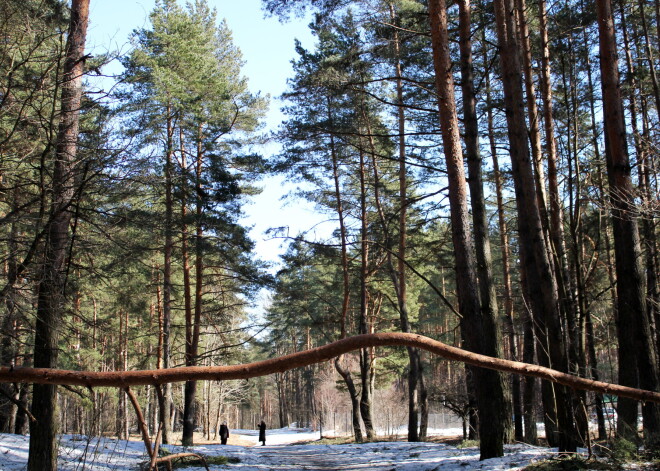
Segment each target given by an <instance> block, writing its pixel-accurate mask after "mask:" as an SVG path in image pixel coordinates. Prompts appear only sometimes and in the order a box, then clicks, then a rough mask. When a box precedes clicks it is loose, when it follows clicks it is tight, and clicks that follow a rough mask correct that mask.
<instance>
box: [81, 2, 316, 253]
mask: <svg viewBox="0 0 660 471" xmlns="http://www.w3.org/2000/svg"><path fill="white" fill-rule="evenodd" d="M208 2H209V5H210V6H211V7H214V8H216V9H217V12H218V18H219V19H221V18H225V19H226V21H227V25H228V26H229V29H230V30H231V31H232V33H233V38H234V44H235V45H236V46H238V48H239V49H240V50H241V52H242V53H243V59H244V61H245V65H244V66H243V75H244V76H246V77H248V80H249V84H250V90H251V91H252V92H253V93H256V92H261V93H262V94H264V95H265V94H269V95H271V98H272V100H271V105H270V111H269V113H268V117H267V120H266V125H267V127H268V128H269V129H275V128H276V127H277V125H278V124H279V123H280V122H281V121H282V119H283V116H282V114H281V113H280V111H279V109H280V106H281V104H280V103H279V102H278V101H277V99H276V98H277V97H278V96H279V95H280V94H281V93H282V92H284V91H285V89H286V79H287V78H288V77H290V76H291V75H292V71H291V64H290V61H291V59H292V58H293V57H294V55H295V51H294V41H295V39H298V40H300V41H301V42H302V43H303V45H304V46H305V47H308V48H311V47H312V46H313V44H314V38H313V36H312V35H311V33H310V32H309V28H308V27H307V23H308V20H305V19H293V20H292V21H290V22H287V23H280V21H279V20H278V19H276V18H265V14H264V12H263V11H262V10H261V0H208ZM154 3H155V2H154V0H92V2H91V7H90V25H89V30H88V40H87V45H88V47H87V49H88V51H90V52H91V53H93V54H94V53H97V54H98V53H102V52H105V51H121V52H124V53H125V52H127V51H128V49H129V42H128V38H129V36H130V34H131V32H132V31H133V30H134V29H136V28H148V27H149V13H150V12H151V11H152V10H153V7H154ZM183 3H184V1H183V0H180V4H183ZM120 70H121V66H120V65H119V64H113V65H111V66H110V67H109V68H107V69H106V73H117V72H119V71H120ZM270 149H272V148H270ZM265 152H266V153H268V152H273V150H265ZM263 186H264V191H263V193H262V194H261V195H259V196H258V197H255V198H254V200H253V201H252V202H251V203H250V204H248V205H246V206H245V211H246V213H247V217H246V218H245V223H246V224H247V225H249V226H253V229H252V232H251V235H252V238H253V239H254V240H255V241H256V243H257V248H256V250H257V253H258V255H259V256H260V257H261V258H262V259H265V260H268V261H273V262H275V261H277V259H278V256H279V254H280V253H281V252H282V250H283V249H282V248H281V247H280V245H281V243H282V241H281V240H267V239H266V237H265V236H264V235H263V232H264V231H265V230H266V229H268V228H269V227H279V226H286V225H288V226H289V227H290V234H291V235H296V234H297V233H298V231H301V230H306V229H309V228H310V227H312V226H314V225H315V224H317V223H318V222H320V221H322V220H323V219H324V218H323V217H321V216H320V215H318V214H315V213H314V211H313V208H311V207H309V205H304V204H303V203H301V202H298V203H295V204H287V205H284V203H283V202H282V201H280V199H281V197H282V196H283V195H284V194H285V193H286V192H287V191H288V190H290V189H291V188H290V186H288V185H287V184H286V183H285V182H283V181H282V179H281V178H271V179H268V180H266V181H265V182H264V185H263ZM318 230H319V231H321V233H320V235H327V233H328V230H327V228H326V229H318ZM310 237H312V238H313V237H314V235H313V234H312V235H310Z"/></svg>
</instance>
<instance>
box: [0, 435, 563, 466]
mask: <svg viewBox="0 0 660 471" xmlns="http://www.w3.org/2000/svg"><path fill="white" fill-rule="evenodd" d="M326 432H329V431H326ZM436 432H438V433H440V432H442V434H444V435H456V430H443V431H436ZM231 433H232V434H233V435H234V436H239V437H240V438H241V439H245V440H249V441H252V442H253V443H255V445H256V443H257V438H258V434H259V432H258V431H257V430H232V431H231ZM324 433H325V432H324ZM459 434H460V431H459ZM318 436H319V432H314V431H311V430H308V429H297V428H284V429H272V430H268V431H267V433H266V444H267V445H266V446H236V445H216V444H210V445H199V446H194V447H188V448H184V447H182V446H173V445H164V448H166V449H167V450H168V451H170V452H174V453H176V452H181V451H193V452H196V453H200V454H202V455H207V456H217V455H224V456H226V457H228V458H236V459H238V460H239V462H238V463H230V464H228V465H225V466H217V465H216V466H211V469H213V470H236V471H266V470H286V471H302V470H308V471H309V470H317V471H329V470H336V471H339V470H358V471H359V470H370V471H372V470H373V471H391V470H396V471H432V470H433V471H458V470H466V469H480V470H492V471H495V470H507V469H510V470H515V469H521V468H523V467H525V466H527V465H528V464H530V463H532V462H534V461H538V460H543V459H546V458H549V457H551V456H553V455H555V454H556V450H554V449H550V448H543V447H534V446H530V445H525V444H515V445H507V446H506V447H505V455H504V456H503V457H501V458H493V459H489V460H484V461H479V449H478V448H477V447H471V448H462V449H459V448H456V447H454V446H451V445H448V444H445V443H428V442H427V443H421V442H418V443H408V442H375V443H363V444H348V445H314V444H313V443H312V444H306V445H301V444H296V443H297V442H301V441H310V440H316V439H318ZM28 448H29V437H26V436H22V435H11V434H0V471H19V470H20V471H22V470H24V469H25V468H26V465H27V457H28ZM145 461H147V454H146V450H145V448H144V444H143V443H142V442H139V441H126V440H116V439H112V438H89V439H88V438H87V437H81V436H74V435H62V436H61V438H60V453H59V459H58V470H61V471H129V470H130V471H134V470H136V469H138V467H139V465H140V463H143V462H145ZM186 469H187V470H189V471H201V470H203V468H202V467H194V468H193V467H191V468H186Z"/></svg>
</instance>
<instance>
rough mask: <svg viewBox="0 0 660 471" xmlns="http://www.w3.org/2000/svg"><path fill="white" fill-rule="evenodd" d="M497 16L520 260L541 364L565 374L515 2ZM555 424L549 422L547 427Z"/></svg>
mask: <svg viewBox="0 0 660 471" xmlns="http://www.w3.org/2000/svg"><path fill="white" fill-rule="evenodd" d="M495 17H496V22H497V32H498V40H499V47H500V62H501V70H502V83H503V87H504V103H505V108H506V117H507V127H508V133H509V143H510V153H511V167H512V173H513V180H514V186H515V192H516V204H517V208H518V233H519V239H520V258H521V262H522V269H523V271H524V276H525V277H526V279H527V287H528V290H529V300H530V301H531V303H532V312H533V314H534V320H535V325H536V326H537V339H538V340H539V341H540V342H541V343H542V345H541V347H542V348H541V349H537V354H538V355H539V362H540V363H541V364H543V365H552V367H554V368H556V369H559V370H560V371H567V370H568V361H567V358H566V355H565V346H564V345H565V343H564V338H563V335H562V332H561V323H560V315H559V299H558V293H557V285H556V281H555V277H554V273H553V270H552V265H551V263H550V260H549V258H548V250H547V247H546V244H545V237H544V233H543V224H542V221H541V214H540V211H539V207H538V200H537V195H536V185H535V182H534V174H533V166H532V162H531V159H530V155H529V147H528V142H527V128H526V124H525V114H524V99H523V94H522V76H521V68H520V60H519V46H518V44H517V40H516V37H517V34H516V26H515V23H514V21H513V18H514V17H515V15H514V9H513V5H512V4H511V1H510V0H495ZM549 387H552V385H549V384H548V383H544V388H546V391H545V393H544V406H545V407H546V412H548V411H552V410H553V408H554V406H556V411H557V418H556V419H557V425H558V433H559V436H558V437H557V438H558V440H557V446H558V447H559V450H560V451H567V452H574V451H575V450H576V449H577V440H576V436H575V435H576V434H575V426H574V422H573V413H572V401H571V394H570V392H569V391H568V390H567V389H566V388H563V387H556V388H555V390H554V391H552V392H551V391H549V390H548V388H549ZM553 393H554V394H553ZM553 397H554V400H553V399H552V398H553ZM550 421H551V420H550ZM550 421H546V424H548V423H549V422H550ZM546 426H547V425H546ZM549 438H550V439H551V438H552V437H551V436H550V437H549Z"/></svg>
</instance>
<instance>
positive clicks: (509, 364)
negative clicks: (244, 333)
mask: <svg viewBox="0 0 660 471" xmlns="http://www.w3.org/2000/svg"><path fill="white" fill-rule="evenodd" d="M387 346H401V347H408V346H410V347H415V348H419V349H422V350H426V351H428V352H431V353H433V354H434V355H438V356H440V357H442V358H445V359H447V360H450V361H460V362H463V363H467V364H470V365H473V366H477V367H479V368H488V369H492V370H496V371H502V372H506V373H514V374H521V375H526V376H534V377H536V378H542V379H544V380H548V381H552V382H554V383H557V384H562V385H565V386H568V387H571V388H573V389H581V390H585V391H597V392H601V393H607V394H612V395H615V396H619V397H628V398H631V399H635V400H637V401H644V402H653V403H658V404H660V392H656V391H648V390H644V389H637V388H631V387H627V386H621V385H618V384H612V383H605V382H603V381H594V380H591V379H584V378H580V377H578V376H575V375H571V374H568V373H563V372H561V371H558V370H553V369H551V368H546V367H543V366H538V365H531V364H527V363H522V362H517V361H511V360H504V359H501V358H493V357H489V356H486V355H480V354H478V353H474V352H470V351H467V350H463V349H461V348H457V347H452V346H450V345H447V344H444V343H442V342H438V341H437V340H434V339H430V338H428V337H424V336H422V335H417V334H406V333H403V332H382V333H377V334H367V335H356V336H354V337H348V338H345V339H343V340H337V341H336V342H332V343H329V344H327V345H323V346H321V347H315V348H312V349H311V350H305V351H302V352H297V353H291V354H288V355H283V356H279V357H276V358H270V359H268V360H262V361H257V362H253V363H245V364H239V365H228V366H193V367H181V368H169V369H167V370H142V371H105V372H98V371H71V370H56V369H48V368H7V367H6V366H3V367H0V382H1V383H34V384H68V385H71V386H84V387H92V388H94V387H126V386H137V385H147V384H152V385H161V384H166V383H178V382H182V381H187V380H196V381H206V380H210V381H228V380H232V379H247V378H257V377H259V376H265V375H269V374H274V373H281V372H283V371H289V370H292V369H295V368H301V367H303V366H308V365H312V364H315V363H321V362H324V361H328V360H331V359H333V358H336V357H338V356H340V355H344V354H346V353H348V352H351V351H354V350H358V349H362V348H376V347H387ZM159 389H160V388H156V390H157V392H158V390H159ZM159 395H162V394H161V393H160V392H159Z"/></svg>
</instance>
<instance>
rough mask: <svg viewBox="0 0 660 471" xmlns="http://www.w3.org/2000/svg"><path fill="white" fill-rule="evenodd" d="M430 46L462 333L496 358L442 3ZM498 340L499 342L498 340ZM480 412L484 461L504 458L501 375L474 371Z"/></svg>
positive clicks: (432, 10) (436, 6) (433, 16)
mask: <svg viewBox="0 0 660 471" xmlns="http://www.w3.org/2000/svg"><path fill="white" fill-rule="evenodd" d="M429 14H430V21H431V41H432V47H433V63H434V68H435V82H436V89H437V93H438V96H439V97H441V99H440V100H439V101H438V106H439V109H440V127H441V131H442V141H443V147H444V153H445V159H446V162H447V173H448V181H449V204H450V217H451V226H452V240H453V245H454V251H455V253H456V285H457V292H458V300H459V307H460V312H461V314H462V316H463V317H462V319H461V332H462V335H463V338H464V339H465V340H466V347H467V349H468V350H471V351H474V352H478V353H484V352H486V351H487V352H488V353H487V354H488V355H490V356H493V357H496V356H497V355H498V353H499V351H498V349H497V348H495V343H494V342H493V341H492V339H489V341H488V342H486V339H485V338H484V337H485V334H486V333H488V334H489V335H490V334H492V332H493V331H492V326H493V325H494V323H493V324H491V323H492V322H493V319H484V317H487V316H483V315H482V311H481V303H480V299H479V288H478V283H477V274H476V272H475V266H476V263H475V259H474V246H473V244H472V239H471V237H470V234H471V229H470V222H469V216H468V208H467V187H466V184H465V171H464V169H463V152H462V149H461V143H460V134H459V128H458V116H457V112H456V102H455V98H454V80H453V76H452V71H451V58H450V56H449V35H448V32H447V8H446V4H445V1H444V0H432V1H431V2H429ZM496 337H497V336H496ZM472 375H473V379H474V383H475V387H476V395H477V405H478V409H479V427H480V434H479V435H480V439H481V441H480V448H481V459H487V458H492V457H496V456H502V455H503V454H504V442H505V441H506V440H508V438H509V433H510V429H511V410H510V406H509V402H508V400H507V388H506V382H505V380H504V378H503V377H502V375H500V374H498V373H495V372H493V371H487V370H483V369H479V368H473V369H472Z"/></svg>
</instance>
